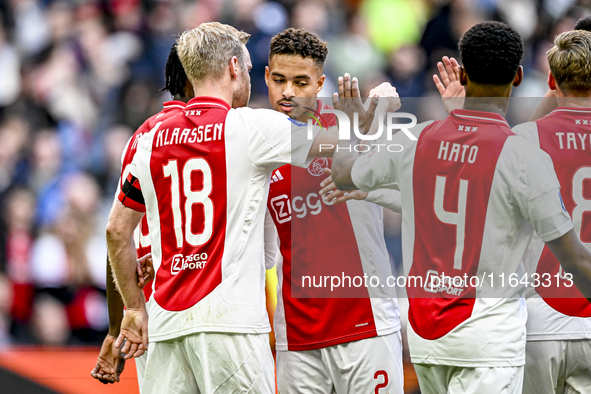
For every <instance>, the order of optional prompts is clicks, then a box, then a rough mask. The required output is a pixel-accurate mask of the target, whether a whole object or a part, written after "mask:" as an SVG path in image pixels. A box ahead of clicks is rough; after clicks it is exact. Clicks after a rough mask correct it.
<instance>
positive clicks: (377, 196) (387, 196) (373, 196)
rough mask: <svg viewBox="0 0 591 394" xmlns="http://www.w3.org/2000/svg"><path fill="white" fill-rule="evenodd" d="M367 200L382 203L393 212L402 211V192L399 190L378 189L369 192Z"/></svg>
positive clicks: (381, 204)
mask: <svg viewBox="0 0 591 394" xmlns="http://www.w3.org/2000/svg"><path fill="white" fill-rule="evenodd" d="M365 201H367V202H371V203H373V204H377V205H380V206H382V207H384V208H387V209H389V210H391V211H393V212H398V213H400V212H402V205H401V201H400V192H399V191H398V190H389V189H378V190H372V191H370V192H369V194H368V195H367V197H366V198H365Z"/></svg>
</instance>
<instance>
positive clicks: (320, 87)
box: [316, 74, 326, 94]
mask: <svg viewBox="0 0 591 394" xmlns="http://www.w3.org/2000/svg"><path fill="white" fill-rule="evenodd" d="M325 79H326V75H324V74H322V76H321V77H320V78H318V83H317V84H316V94H318V93H320V91H321V90H322V87H323V86H324V80H325Z"/></svg>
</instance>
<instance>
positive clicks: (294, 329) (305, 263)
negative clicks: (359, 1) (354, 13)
mask: <svg viewBox="0 0 591 394" xmlns="http://www.w3.org/2000/svg"><path fill="white" fill-rule="evenodd" d="M327 54H328V47H327V44H326V43H325V42H324V41H322V40H321V39H320V38H319V37H318V36H317V35H315V34H313V33H311V32H309V31H306V30H304V29H293V28H290V29H287V30H285V31H283V32H281V33H279V34H277V35H276V36H275V37H273V39H272V40H271V48H270V54H269V65H268V66H267V67H266V69H265V80H266V82H267V87H268V88H269V101H270V103H271V106H272V107H273V109H275V110H276V111H279V112H283V113H285V114H287V115H290V116H291V117H292V118H295V119H297V120H298V121H301V122H307V121H308V120H312V121H313V122H315V123H316V122H318V123H319V124H320V125H321V126H323V127H328V126H333V125H335V124H336V119H335V116H334V115H332V114H327V113H323V111H324V110H326V109H332V107H330V106H328V105H326V104H325V103H323V102H322V101H321V100H319V99H318V98H317V95H318V93H319V92H320V90H321V89H322V86H323V83H324V80H325V76H324V74H323V72H322V71H323V67H324V62H325V60H326V56H327ZM330 165H331V159H330V158H319V159H316V160H314V161H313V162H312V163H311V164H310V165H309V166H308V167H307V168H298V167H294V166H291V165H289V164H288V165H284V166H282V167H280V168H278V169H277V170H275V171H274V172H273V174H272V176H271V185H270V187H269V199H268V202H267V208H268V210H267V212H268V218H267V222H266V226H265V235H266V238H269V234H277V233H278V237H279V241H280V242H279V243H280V252H281V256H282V259H279V260H278V262H277V273H278V278H279V282H278V286H277V309H276V312H275V317H274V328H275V338H276V349H277V385H278V388H279V391H280V392H281V393H283V394H291V393H293V394H296V393H302V392H306V393H318V394H321V393H323V394H330V393H369V392H389V393H390V394H401V393H402V392H403V381H404V380H403V366H402V343H401V336H400V319H399V316H400V312H399V310H398V303H397V300H396V299H395V298H392V295H387V294H384V296H383V298H378V297H376V296H374V298H371V296H372V295H371V294H369V292H368V289H367V288H362V289H351V286H350V285H349V287H348V288H341V289H337V290H336V292H331V294H330V297H327V296H326V292H327V291H328V290H329V289H323V290H324V294H325V296H324V297H323V296H322V295H321V294H318V293H312V294H308V296H306V297H305V298H303V297H298V296H296V295H294V292H296V291H298V290H296V286H299V283H300V281H299V275H298V274H297V273H303V272H304V273H306V274H311V275H314V274H318V275H320V274H321V271H323V270H324V274H326V273H328V272H329V270H330V267H335V268H337V267H338V272H336V273H337V274H339V275H340V274H341V273H342V275H344V276H348V277H354V276H356V275H358V276H363V274H364V273H366V272H369V273H371V274H370V275H374V274H375V273H376V272H382V273H383V274H384V275H383V276H384V277H386V276H388V275H391V270H390V263H389V258H388V251H387V250H386V244H385V241H384V237H383V227H382V223H383V208H382V206H385V207H387V208H390V209H392V210H394V211H396V212H400V194H399V193H398V192H396V191H393V190H377V191H373V192H371V193H369V194H368V193H366V192H362V191H359V190H357V191H354V192H351V193H348V194H346V195H342V193H341V192H339V191H337V190H334V185H332V186H331V182H330V180H327V181H325V182H324V183H325V184H326V187H325V188H324V189H323V190H322V191H320V193H319V189H320V182H321V181H322V180H323V179H324V178H325V177H326V175H325V174H326V173H329V174H330V170H329V169H330ZM325 171H326V172H325ZM323 194H324V195H325V197H324V198H323V197H322V195H323ZM333 198H337V200H336V201H338V202H339V203H334V202H333V201H332V200H333ZM345 201H346V202H345ZM341 202H342V203H341ZM376 204H379V205H376ZM380 205H381V206H380ZM292 211H293V212H292ZM275 237H277V235H275ZM271 239H273V237H271ZM343 239H346V240H347V241H346V242H343V241H342V240H343ZM270 248H271V249H273V248H272V247H270V246H268V245H267V256H268V257H269V256H271V259H272V258H273V256H274V255H275V254H274V253H269V250H268V249H270ZM271 251H272V250H271ZM368 251H370V252H371V254H370V253H368ZM271 264H272V263H271ZM271 264H268V265H271ZM306 290H307V289H306ZM299 291H302V289H301V288H300V289H299ZM312 291H313V290H310V292H312ZM380 390H381V391H380ZM384 390H385V391H384Z"/></svg>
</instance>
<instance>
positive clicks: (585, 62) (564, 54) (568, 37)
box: [547, 30, 591, 93]
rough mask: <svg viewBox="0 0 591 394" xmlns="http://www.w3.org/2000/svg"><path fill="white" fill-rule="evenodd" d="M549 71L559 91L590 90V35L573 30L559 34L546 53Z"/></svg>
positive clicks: (586, 32) (582, 31)
mask: <svg viewBox="0 0 591 394" xmlns="http://www.w3.org/2000/svg"><path fill="white" fill-rule="evenodd" d="M547 55H548V63H549V64H550V71H551V72H552V75H553V76H554V79H555V80H556V83H557V85H558V87H559V88H560V90H562V91H563V92H565V93H567V92H570V91H579V92H586V91H590V90H591V61H590V60H591V33H590V32H588V31H585V30H573V31H567V32H564V33H561V34H559V35H558V36H557V37H556V38H555V39H554V46H553V47H552V49H550V50H549V51H548V52H547Z"/></svg>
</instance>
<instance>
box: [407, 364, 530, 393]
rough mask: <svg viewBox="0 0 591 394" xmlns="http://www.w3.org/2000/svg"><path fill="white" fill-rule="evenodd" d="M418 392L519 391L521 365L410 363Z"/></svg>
mask: <svg viewBox="0 0 591 394" xmlns="http://www.w3.org/2000/svg"><path fill="white" fill-rule="evenodd" d="M414 367H415V371H416V373H417V377H418V378H419V386H420V388H421V393H422V394H483V393H491V394H492V393H494V394H521V391H522V387H523V366H520V367H480V368H465V367H455V366H450V365H435V364H414Z"/></svg>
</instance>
